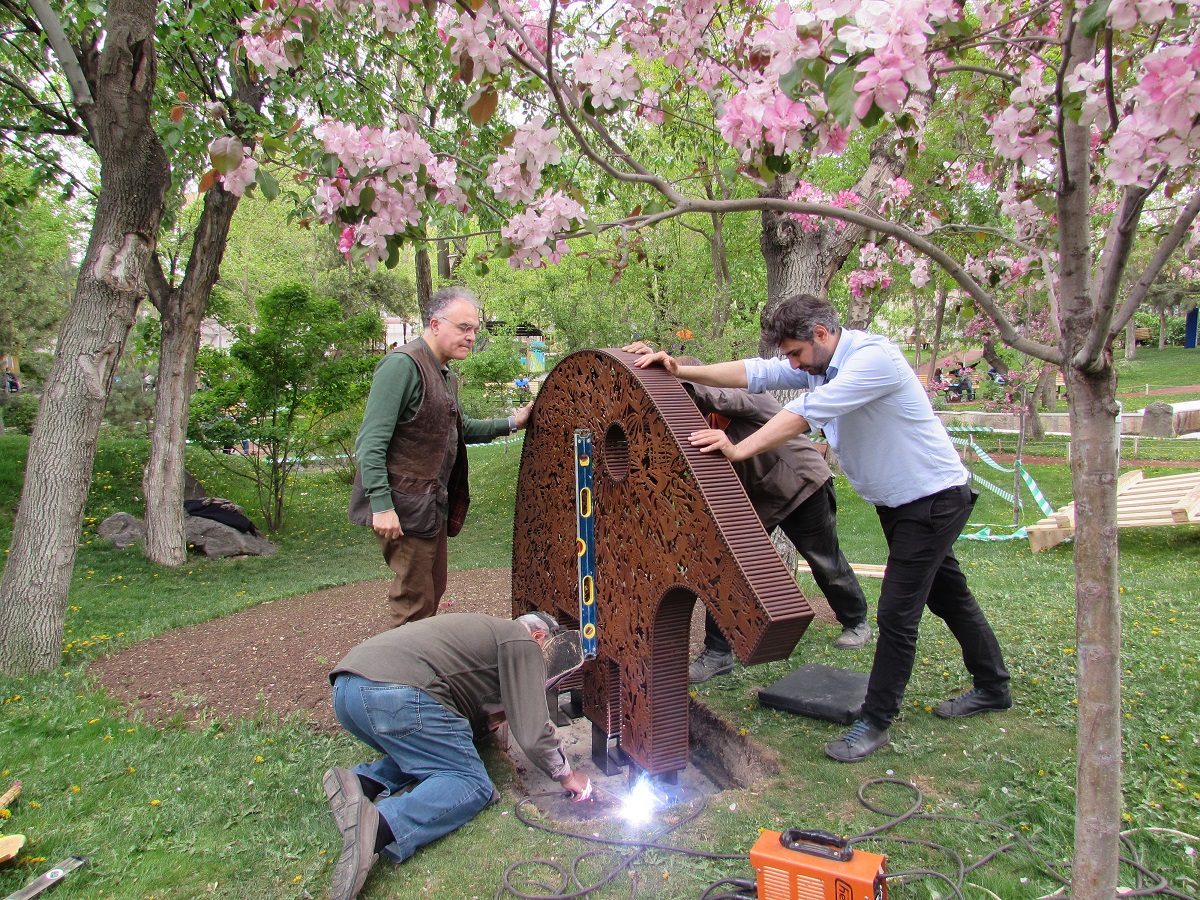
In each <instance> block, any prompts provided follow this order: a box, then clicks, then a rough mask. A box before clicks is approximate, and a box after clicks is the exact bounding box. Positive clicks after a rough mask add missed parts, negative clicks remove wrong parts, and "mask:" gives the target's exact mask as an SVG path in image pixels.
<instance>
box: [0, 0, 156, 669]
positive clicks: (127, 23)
mask: <svg viewBox="0 0 1200 900" xmlns="http://www.w3.org/2000/svg"><path fill="white" fill-rule="evenodd" d="M154 21H155V5H154V4H153V3H151V2H148V0H112V2H111V3H110V4H109V6H108V13H107V16H106V20H105V38H104V49H103V50H102V51H100V52H99V53H92V54H90V56H89V57H88V58H87V59H86V60H85V61H84V69H85V71H86V73H87V76H88V81H89V84H90V86H91V88H92V95H93V97H94V98H95V103H94V105H93V106H88V107H84V108H83V109H81V111H80V112H81V114H82V115H83V117H84V119H85V120H86V121H87V123H88V127H89V132H90V135H91V138H92V142H93V144H94V146H95V149H96V151H97V153H98V154H99V156H100V161H101V166H100V194H99V198H98V200H97V204H96V216H95V219H94V221H93V223H92V232H91V237H90V239H89V241H88V249H87V254H86V256H85V257H84V260H83V264H82V265H81V267H80V270H79V279H78V283H77V286H76V290H75V301H74V304H73V305H72V308H71V311H70V313H69V314H68V315H67V318H66V320H65V321H64V322H63V325H62V329H61V331H60V332H59V339H58V347H57V352H56V353H55V357H54V364H53V366H52V367H51V369H50V376H49V378H48V379H47V381H46V385H45V388H44V390H43V392H42V402H41V404H40V406H39V409H38V416H37V422H36V424H35V427H34V433H33V437H32V439H31V440H30V444H29V458H28V463H27V465H26V469H25V486H24V489H23V490H22V492H21V505H20V507H19V509H18V512H17V518H16V522H15V523H14V526H13V542H12V546H11V548H10V552H9V556H8V564H7V565H6V567H5V569H4V580H3V583H2V584H0V671H3V672H4V673H6V674H17V673H26V672H40V671H46V670H48V669H52V668H54V667H55V666H57V665H58V663H59V660H60V659H61V657H62V635H63V622H64V619H65V616H66V608H67V592H68V590H69V588H70V581H71V569H72V567H73V566H74V563H75V554H76V552H77V550H78V548H79V535H80V528H81V526H82V524H83V511H84V504H85V503H86V501H87V495H88V486H89V484H90V483H91V472H92V463H93V461H94V459H95V455H96V433H97V431H98V430H99V428H100V421H101V416H102V414H103V412H104V404H105V401H106V400H107V399H108V394H109V391H110V390H111V388H112V381H113V376H114V375H115V373H116V368H117V362H118V360H119V359H120V358H121V353H122V351H123V350H124V348H125V341H126V339H127V338H128V336H129V329H130V328H131V327H132V325H133V321H134V315H135V313H136V311H137V306H138V303H139V302H140V300H141V299H142V297H143V296H145V292H146V285H145V274H146V268H147V265H148V263H149V260H150V255H151V253H152V251H153V249H154V243H155V238H156V236H157V234H158V229H159V224H160V222H161V220H162V214H163V203H164V197H165V196H166V191H167V186H168V184H169V182H170V170H169V166H168V164H167V159H166V155H165V154H164V153H163V150H162V147H161V145H160V144H159V142H158V138H157V137H156V135H155V133H154V130H153V128H151V127H150V115H151V103H152V100H153V93H154V80H155V55H154V53H155V51H154Z"/></svg>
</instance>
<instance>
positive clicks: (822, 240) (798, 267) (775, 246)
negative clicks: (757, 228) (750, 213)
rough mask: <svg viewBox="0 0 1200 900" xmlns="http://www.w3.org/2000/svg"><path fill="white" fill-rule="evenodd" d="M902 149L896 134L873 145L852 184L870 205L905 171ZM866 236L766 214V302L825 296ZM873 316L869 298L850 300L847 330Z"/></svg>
mask: <svg viewBox="0 0 1200 900" xmlns="http://www.w3.org/2000/svg"><path fill="white" fill-rule="evenodd" d="M901 146H902V145H901V144H900V142H899V140H898V139H897V133H896V132H895V131H894V130H889V131H887V132H884V134H883V135H881V136H880V137H878V138H876V140H875V142H874V143H872V144H871V154H870V158H869V160H868V163H867V168H866V170H865V171H864V172H863V174H862V175H861V176H860V177H859V179H858V181H856V182H855V184H854V192H855V193H856V194H858V195H859V196H860V197H862V198H863V199H864V201H866V203H867V205H868V206H871V207H875V206H877V205H878V200H879V198H880V195H881V192H882V191H883V189H884V188H885V187H887V186H889V185H890V184H891V183H892V182H893V181H895V180H896V178H897V177H898V176H899V175H901V174H902V173H903V172H904V165H905V158H904V155H903V154H902V153H901V152H899V148H900V147H901ZM797 181H798V179H797V178H796V176H794V175H791V174H788V175H781V176H779V177H778V178H776V179H775V183H774V184H773V185H772V186H771V188H770V189H769V190H768V191H766V192H764V194H763V196H766V197H787V196H788V195H789V194H791V193H792V191H794V190H795V189H796V183H797ZM866 234H867V231H866V229H865V228H862V227H860V226H858V225H847V224H844V223H839V222H832V221H823V222H822V223H821V224H820V226H819V227H818V228H817V230H816V231H805V230H803V229H802V228H801V227H800V223H799V222H797V221H796V220H795V219H793V218H792V217H791V216H789V215H787V214H786V213H777V212H764V213H763V214H762V238H761V240H762V252H763V259H764V261H765V262H766V266H767V303H768V304H770V303H773V302H775V301H776V300H781V299H783V298H784V297H791V296H792V295H794V294H812V295H814V296H816V297H824V296H825V295H826V293H827V292H828V291H829V285H830V283H831V282H832V281H833V278H834V276H835V275H837V273H838V270H839V269H841V267H842V264H843V263H844V262H845V261H846V259H847V257H849V256H850V254H851V253H852V252H853V251H854V248H855V247H856V246H858V243H859V241H860V240H862V239H863V237H864V236H865V235H866ZM873 317H874V310H873V309H872V308H871V302H870V300H869V299H867V298H859V299H855V298H851V302H850V311H849V313H848V315H847V316H846V326H847V327H848V328H863V327H865V326H866V325H867V324H869V323H870V321H871V319H872V318H873Z"/></svg>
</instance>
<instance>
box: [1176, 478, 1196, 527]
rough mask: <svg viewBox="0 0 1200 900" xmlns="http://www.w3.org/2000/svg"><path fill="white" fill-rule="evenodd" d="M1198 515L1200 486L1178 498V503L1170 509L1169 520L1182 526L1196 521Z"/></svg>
mask: <svg viewBox="0 0 1200 900" xmlns="http://www.w3.org/2000/svg"><path fill="white" fill-rule="evenodd" d="M1198 513H1200V485H1197V486H1196V487H1194V488H1192V489H1191V490H1190V491H1188V492H1187V493H1186V494H1184V495H1183V496H1182V497H1180V498H1179V502H1177V503H1176V504H1175V505H1174V506H1172V507H1171V518H1172V519H1174V520H1175V522H1176V524H1179V525H1184V524H1186V523H1188V522H1194V521H1196V519H1197V514H1198Z"/></svg>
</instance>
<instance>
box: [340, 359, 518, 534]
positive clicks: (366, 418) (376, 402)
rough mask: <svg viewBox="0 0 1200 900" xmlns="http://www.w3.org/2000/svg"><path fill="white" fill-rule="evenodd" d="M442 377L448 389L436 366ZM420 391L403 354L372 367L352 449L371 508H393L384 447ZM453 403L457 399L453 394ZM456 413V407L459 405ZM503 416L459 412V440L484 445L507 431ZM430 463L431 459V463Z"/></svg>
mask: <svg viewBox="0 0 1200 900" xmlns="http://www.w3.org/2000/svg"><path fill="white" fill-rule="evenodd" d="M442 377H443V378H445V379H446V386H447V390H449V389H450V369H449V367H447V366H442ZM423 397H424V389H423V386H422V384H421V373H420V370H419V369H418V368H417V364H416V362H414V361H413V359H412V357H410V356H409V355H408V354H407V353H389V354H387V355H386V356H384V358H383V359H381V360H380V361H379V365H377V366H376V367H375V375H374V377H373V378H372V380H371V393H370V395H369V396H368V397H367V408H366V410H365V412H364V413H363V420H362V425H360V426H359V429H358V438H357V439H356V440H355V442H354V452H355V454H356V455H357V456H358V468H359V471H360V472H361V473H362V483H363V490H364V491H365V492H366V495H367V497H368V499H369V500H370V501H371V512H372V513H381V512H387V511H388V510H390V509H393V508H394V507H393V506H392V489H391V485H390V484H388V473H387V449H388V444H390V443H391V440H392V433H393V432H395V430H396V426H397V425H402V424H404V423H405V422H410V421H412V419H413V418H414V417H415V416H416V414H417V410H419V409H420V408H421V400H422V399H423ZM456 401H457V398H456ZM459 413H460V414H461V413H462V407H461V406H460V407H459ZM508 425H509V422H508V419H469V418H467V417H466V416H465V415H464V416H463V439H464V440H465V441H466V442H467V443H468V444H485V443H487V442H488V441H490V440H492V439H493V438H497V437H500V436H501V435H506V434H509V433H510V432H509V427H508ZM430 465H434V466H436V465H437V463H436V462H433V461H431V463H430Z"/></svg>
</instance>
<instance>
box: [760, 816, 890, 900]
mask: <svg viewBox="0 0 1200 900" xmlns="http://www.w3.org/2000/svg"><path fill="white" fill-rule="evenodd" d="M886 859H887V858H886V857H884V856H879V855H878V854H875V853H867V852H866V851H863V850H855V849H854V848H853V847H851V846H850V842H849V841H847V840H846V839H845V838H840V837H838V836H837V835H836V834H830V833H829V832H828V831H816V830H811V831H809V830H801V829H798V828H791V829H789V830H787V831H785V832H783V833H782V834H780V833H779V832H778V831H764V832H763V833H762V834H761V835H759V838H758V842H757V843H756V844H755V845H754V846H753V847H752V848H751V850H750V864H751V865H752V866H754V871H755V873H756V874H757V875H758V900H887V882H886V881H885V880H884V863H885V862H886Z"/></svg>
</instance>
